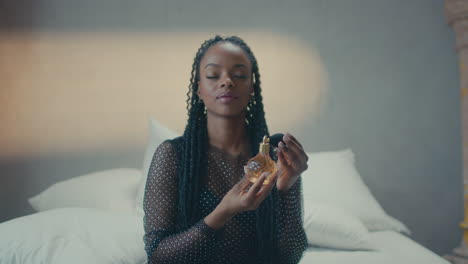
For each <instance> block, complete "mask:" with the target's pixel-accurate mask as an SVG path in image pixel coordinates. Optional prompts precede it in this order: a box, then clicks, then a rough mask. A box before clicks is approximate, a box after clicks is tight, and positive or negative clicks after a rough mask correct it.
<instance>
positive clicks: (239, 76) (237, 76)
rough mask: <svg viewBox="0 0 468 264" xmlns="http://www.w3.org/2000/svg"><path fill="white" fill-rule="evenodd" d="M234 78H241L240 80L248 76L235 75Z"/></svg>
mask: <svg viewBox="0 0 468 264" xmlns="http://www.w3.org/2000/svg"><path fill="white" fill-rule="evenodd" d="M234 77H236V78H239V79H246V78H247V76H245V75H235V76H234Z"/></svg>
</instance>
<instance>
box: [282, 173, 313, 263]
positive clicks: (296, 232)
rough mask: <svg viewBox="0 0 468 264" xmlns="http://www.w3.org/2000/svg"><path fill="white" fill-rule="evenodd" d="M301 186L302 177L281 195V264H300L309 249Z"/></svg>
mask: <svg viewBox="0 0 468 264" xmlns="http://www.w3.org/2000/svg"><path fill="white" fill-rule="evenodd" d="M301 185H302V183H301V177H299V178H298V179H297V181H296V183H294V185H293V186H292V187H291V188H290V189H289V190H288V191H286V192H284V193H283V192H280V193H279V208H280V210H279V239H278V250H279V251H278V252H279V258H280V259H281V261H280V263H291V264H292V263H299V261H300V260H301V258H302V254H303V252H304V250H305V249H306V248H307V237H306V235H305V232H304V227H303V218H302V186H301Z"/></svg>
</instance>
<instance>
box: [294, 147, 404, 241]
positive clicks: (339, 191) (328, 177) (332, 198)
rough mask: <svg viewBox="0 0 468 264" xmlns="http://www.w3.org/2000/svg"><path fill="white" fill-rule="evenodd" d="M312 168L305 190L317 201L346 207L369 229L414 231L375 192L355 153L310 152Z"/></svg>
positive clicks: (303, 178) (306, 178)
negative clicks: (388, 211) (365, 179)
mask: <svg viewBox="0 0 468 264" xmlns="http://www.w3.org/2000/svg"><path fill="white" fill-rule="evenodd" d="M307 155H308V156H309V161H308V167H309V169H308V170H307V171H305V172H304V173H303V174H302V182H303V193H304V195H306V196H308V197H310V199H313V200H314V201H316V202H323V203H327V204H331V205H335V206H337V207H340V208H343V209H345V210H346V211H348V212H349V213H351V214H353V215H355V216H357V217H358V218H359V219H360V220H361V221H362V222H363V224H364V225H365V226H366V227H367V228H368V229H369V230H370V231H378V230H394V231H397V232H402V233H406V234H408V235H409V234H411V232H410V230H409V229H408V228H407V227H406V226H405V225H404V224H403V223H401V222H400V221H398V220H397V219H395V218H393V217H390V216H389V215H387V214H386V213H385V211H384V210H383V208H382V207H381V206H380V204H379V203H378V202H377V200H376V199H375V198H374V196H372V194H371V192H370V190H369V188H368V187H367V186H366V185H365V183H364V182H363V180H362V178H361V176H360V175H359V173H358V172H357V170H356V168H355V165H354V153H353V152H352V151H351V150H350V149H346V150H342V151H330V152H318V153H307Z"/></svg>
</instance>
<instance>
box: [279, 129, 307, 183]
mask: <svg viewBox="0 0 468 264" xmlns="http://www.w3.org/2000/svg"><path fill="white" fill-rule="evenodd" d="M283 141H284V143H283V142H280V143H279V144H278V148H276V155H277V157H278V161H277V162H276V166H277V168H278V173H279V177H278V179H277V181H276V188H277V189H278V191H281V192H285V191H287V190H289V188H291V186H293V185H294V183H295V182H296V181H297V179H298V178H299V176H301V173H302V172H304V171H305V170H307V161H308V160H309V157H307V154H306V153H305V152H304V149H303V148H302V145H301V143H299V141H298V140H297V139H296V138H295V137H294V136H293V135H291V134H289V133H286V134H285V135H284V136H283Z"/></svg>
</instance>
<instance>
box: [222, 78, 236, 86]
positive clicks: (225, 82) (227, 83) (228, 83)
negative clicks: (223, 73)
mask: <svg viewBox="0 0 468 264" xmlns="http://www.w3.org/2000/svg"><path fill="white" fill-rule="evenodd" d="M233 86H234V82H233V81H232V80H231V78H230V77H226V78H224V79H223V82H222V83H221V87H222V88H224V87H233Z"/></svg>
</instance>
